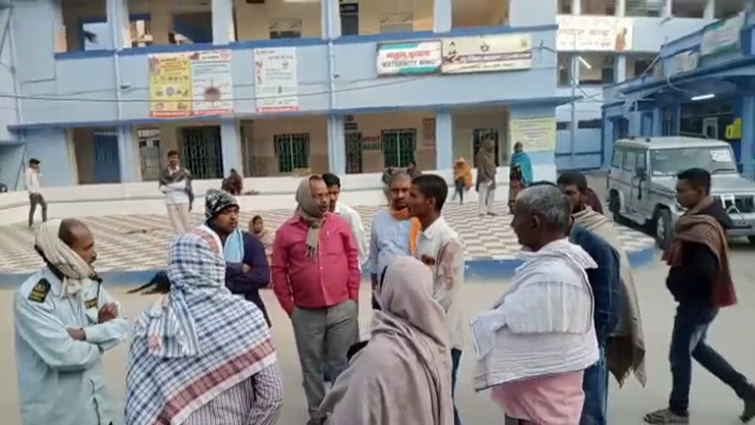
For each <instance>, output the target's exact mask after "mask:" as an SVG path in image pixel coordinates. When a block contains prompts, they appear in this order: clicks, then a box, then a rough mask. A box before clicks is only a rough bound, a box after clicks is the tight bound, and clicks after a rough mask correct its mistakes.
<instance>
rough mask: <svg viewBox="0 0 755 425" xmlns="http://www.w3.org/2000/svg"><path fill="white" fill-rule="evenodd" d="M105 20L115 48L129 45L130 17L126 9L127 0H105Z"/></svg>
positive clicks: (125, 47)
mask: <svg viewBox="0 0 755 425" xmlns="http://www.w3.org/2000/svg"><path fill="white" fill-rule="evenodd" d="M105 7H106V9H107V22H108V26H109V27H110V31H111V33H112V36H113V47H114V48H115V49H127V48H129V47H131V31H130V28H129V26H130V24H131V18H130V16H129V11H128V0H107V3H106V6H105Z"/></svg>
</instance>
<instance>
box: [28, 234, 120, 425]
mask: <svg viewBox="0 0 755 425" xmlns="http://www.w3.org/2000/svg"><path fill="white" fill-rule="evenodd" d="M35 249H36V250H37V252H38V253H39V254H40V255H41V256H42V259H43V260H44V262H45V265H44V267H43V268H42V269H41V270H39V271H38V272H37V273H35V274H34V275H32V276H31V277H30V278H29V279H27V280H26V282H24V283H23V284H22V285H21V287H20V288H19V289H18V290H17V291H16V293H15V296H14V299H13V315H14V319H15V320H14V327H15V350H16V353H15V354H16V368H17V373H18V387H19V398H20V404H21V423H22V424H23V425H39V424H53V423H54V424H56V425H109V424H112V423H113V419H114V417H113V415H112V412H111V411H110V408H109V400H108V396H107V394H106V391H105V376H104V373H103V367H102V354H103V353H104V352H105V351H107V350H109V349H110V348H113V347H115V346H116V345H118V344H119V343H120V342H122V341H123V340H125V338H126V335H127V333H128V331H129V324H128V322H127V320H126V318H125V317H124V316H123V315H122V314H121V311H120V310H121V309H120V306H119V305H118V303H117V302H115V300H114V299H113V298H111V297H110V295H109V294H108V293H107V291H105V289H104V288H102V285H101V280H100V279H99V277H98V276H97V273H95V271H94V269H93V268H92V264H93V263H94V261H95V259H96V258H97V254H96V252H95V250H94V238H93V236H92V233H91V232H90V230H89V228H88V227H87V226H86V225H85V224H84V223H82V222H81V221H78V220H75V219H64V220H59V219H56V220H50V221H47V222H45V223H43V224H42V225H41V226H40V227H39V229H38V230H37V235H36V241H35Z"/></svg>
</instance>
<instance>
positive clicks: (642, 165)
mask: <svg viewBox="0 0 755 425" xmlns="http://www.w3.org/2000/svg"><path fill="white" fill-rule="evenodd" d="M640 170H645V171H644V175H643V174H642V173H641V172H640ZM648 170H649V168H648V152H647V151H644V150H641V151H637V163H636V165H635V168H634V173H633V174H634V178H633V179H632V187H633V192H634V210H635V211H636V212H638V213H642V214H643V215H646V216H647V215H649V214H648V208H650V206H649V205H650V175H649V174H648V173H649V171H648Z"/></svg>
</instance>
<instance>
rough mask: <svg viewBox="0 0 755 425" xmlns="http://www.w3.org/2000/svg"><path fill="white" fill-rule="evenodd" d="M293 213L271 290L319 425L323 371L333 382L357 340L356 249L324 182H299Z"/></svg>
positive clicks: (279, 245) (279, 238)
mask: <svg viewBox="0 0 755 425" xmlns="http://www.w3.org/2000/svg"><path fill="white" fill-rule="evenodd" d="M296 202H297V204H298V207H297V209H296V213H295V215H294V216H293V217H291V218H290V219H289V220H288V221H286V222H285V223H283V225H282V226H281V227H280V228H279V229H278V231H277V232H276V237H275V248H274V249H273V262H272V269H273V270H272V272H273V289H274V290H275V295H276V296H277V297H278V301H279V302H280V304H281V307H283V310H284V311H285V312H286V313H287V314H288V315H289V316H290V317H291V323H292V324H293V328H294V337H295V339H296V349H297V351H298V352H299V362H300V363H301V369H302V375H303V378H304V382H303V385H304V393H305V395H306V397H307V405H308V407H309V412H310V421H309V423H310V424H321V423H322V422H323V421H324V419H325V418H324V417H323V416H322V415H321V414H320V413H319V412H318V409H319V407H320V403H321V402H322V400H323V398H324V397H325V382H324V378H325V376H324V373H325V372H324V371H327V372H328V378H330V379H332V381H333V382H335V381H336V379H337V378H338V375H339V374H341V372H343V371H344V370H345V369H346V367H347V366H348V364H347V360H346V354H347V352H348V350H349V347H351V346H352V345H353V344H355V343H356V342H357V340H358V338H359V321H358V313H359V308H358V305H357V303H358V299H359V281H360V279H361V276H360V272H359V249H358V248H357V243H356V240H355V239H354V235H353V234H352V232H351V228H350V227H349V224H348V223H347V222H346V220H344V219H343V218H341V217H339V216H338V215H337V214H334V213H331V212H330V211H329V207H330V194H329V193H328V188H327V186H326V185H325V182H324V181H323V179H322V177H320V176H310V177H308V178H306V179H303V180H302V182H301V184H300V185H299V188H298V190H297V191H296Z"/></svg>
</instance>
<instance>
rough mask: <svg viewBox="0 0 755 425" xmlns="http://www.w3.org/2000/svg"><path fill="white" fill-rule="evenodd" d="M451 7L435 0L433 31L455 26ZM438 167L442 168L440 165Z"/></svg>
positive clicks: (446, 30)
mask: <svg viewBox="0 0 755 425" xmlns="http://www.w3.org/2000/svg"><path fill="white" fill-rule="evenodd" d="M497 1H502V0H497ZM451 7H452V0H435V2H434V4H433V32H449V31H451V27H452V26H453V20H452V14H451V10H452V9H451ZM436 122H437V121H436ZM438 168H439V169H440V167H438Z"/></svg>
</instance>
